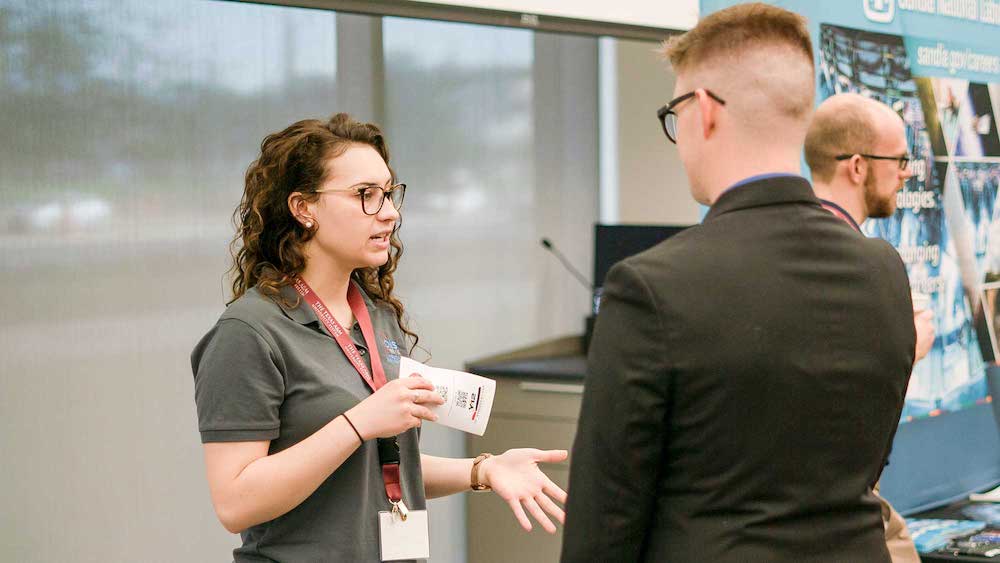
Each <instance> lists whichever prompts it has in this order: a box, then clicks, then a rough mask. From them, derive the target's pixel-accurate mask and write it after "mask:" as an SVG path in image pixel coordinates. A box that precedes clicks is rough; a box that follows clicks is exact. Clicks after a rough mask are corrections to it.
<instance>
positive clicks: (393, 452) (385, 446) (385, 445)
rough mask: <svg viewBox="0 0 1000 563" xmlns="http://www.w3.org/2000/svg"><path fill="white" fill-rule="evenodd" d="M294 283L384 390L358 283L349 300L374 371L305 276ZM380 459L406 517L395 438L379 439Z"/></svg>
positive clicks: (368, 379) (364, 374)
mask: <svg viewBox="0 0 1000 563" xmlns="http://www.w3.org/2000/svg"><path fill="white" fill-rule="evenodd" d="M293 286H294V287H295V291H297V292H298V294H299V295H301V296H302V298H303V299H305V301H306V303H308V304H309V306H310V307H312V308H313V311H316V316H317V317H318V318H319V321H320V322H321V323H323V326H325V327H326V330H328V331H329V332H330V335H331V336H333V339H334V340H336V341H337V344H338V345H340V349H341V350H343V351H344V355H345V356H347V359H348V360H349V361H350V362H351V365H353V366H354V369H356V370H358V374H359V375H361V379H364V380H365V383H367V384H368V386H369V387H371V390H372V392H375V391H378V390H379V389H381V388H382V386H383V385H385V383H386V378H385V369H384V368H383V367H382V359H381V357H379V353H378V342H377V341H376V340H375V329H374V328H372V318H371V315H369V314H368V307H367V306H365V300H364V297H362V296H361V291H360V290H359V289H358V288H357V286H356V285H354V283H353V282H351V283H349V284H348V288H347V303H348V305H350V306H351V312H352V313H354V318H356V319H357V320H358V324H359V325H361V335H362V336H364V339H365V344H366V345H367V346H368V352H369V355H370V357H371V362H372V369H371V370H370V371H369V369H368V366H367V365H365V361H364V359H362V357H361V353H360V352H359V351H358V347H357V346H355V345H354V341H353V340H351V337H350V336H349V335H348V334H347V331H346V330H344V327H342V326H340V323H338V322H337V319H335V318H333V315H332V314H331V313H330V310H329V309H327V308H326V305H324V304H323V301H322V300H320V298H319V296H318V295H316V293H315V292H314V291H313V290H312V288H311V287H309V284H307V283H306V282H305V280H303V279H302V278H296V279H295V283H294V284H293ZM378 458H379V463H380V464H381V465H382V481H383V482H384V483H385V494H386V496H387V497H389V502H390V503H392V510H393V512H398V513H399V515H400V517H401V518H402V519H403V520H406V515H407V513H408V512H409V511H408V510H407V508H406V505H405V504H403V489H402V487H401V486H400V484H399V481H400V479H399V445H398V444H397V443H396V438H395V437H392V438H379V440H378Z"/></svg>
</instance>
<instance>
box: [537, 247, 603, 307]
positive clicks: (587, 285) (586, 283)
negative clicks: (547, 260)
mask: <svg viewBox="0 0 1000 563" xmlns="http://www.w3.org/2000/svg"><path fill="white" fill-rule="evenodd" d="M541 242H542V246H544V247H545V250H548V251H549V252H551V253H552V254H553V255H555V257H556V258H558V259H559V261H560V262H562V265H563V267H564V268H566V270H567V271H568V272H569V273H571V274H573V277H574V278H576V280H577V281H578V282H580V285H582V286H583V287H584V288H586V289H587V291H588V292H590V293H591V294H593V292H594V286H593V285H591V283H590V282H589V281H587V278H586V277H584V275H583V274H581V273H580V271H579V270H577V269H576V268H574V267H573V265H572V264H570V263H569V260H567V259H566V257H565V256H564V255H563V253H562V252H559V249H558V248H556V245H554V244H552V241H550V240H549V239H547V238H543V239H542V241H541Z"/></svg>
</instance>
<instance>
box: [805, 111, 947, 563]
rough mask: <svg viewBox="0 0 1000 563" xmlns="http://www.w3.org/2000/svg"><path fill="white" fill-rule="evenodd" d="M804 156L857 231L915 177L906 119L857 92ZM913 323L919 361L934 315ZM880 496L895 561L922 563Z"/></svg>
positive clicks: (823, 116) (812, 134)
mask: <svg viewBox="0 0 1000 563" xmlns="http://www.w3.org/2000/svg"><path fill="white" fill-rule="evenodd" d="M805 155H806V163H807V164H809V168H810V169H811V170H812V177H813V189H814V190H815V191H816V195H817V196H819V198H820V201H821V203H822V205H823V207H825V208H826V209H827V211H829V212H830V213H832V214H834V215H835V216H837V217H839V218H840V219H842V220H843V221H844V222H845V223H846V224H848V225H850V227H851V228H852V229H854V230H855V231H857V232H858V233H860V232H861V228H860V227H859V225H860V224H861V223H864V222H865V220H867V219H868V218H869V217H889V216H891V215H892V214H893V213H895V212H896V193H897V192H898V191H899V190H901V189H902V188H903V184H904V182H905V181H906V179H907V178H909V177H910V176H912V175H913V173H912V172H911V171H910V167H909V158H910V155H909V150H908V147H907V143H906V128H905V125H904V124H903V120H902V119H901V118H900V117H899V115H897V114H896V112H894V111H893V110H892V108H890V107H889V106H887V105H885V104H883V103H881V102H878V101H876V100H872V99H870V98H866V97H864V96H861V95H858V94H838V95H836V96H832V97H830V98H828V99H827V100H826V101H824V102H823V103H822V104H820V106H819V108H817V110H816V115H815V116H814V117H813V122H812V124H811V125H810V126H809V131H808V133H807V134H806V144H805ZM913 322H914V326H915V329H916V351H915V361H918V362H919V361H920V360H921V359H922V358H923V357H924V356H926V355H927V353H928V352H929V351H930V349H931V346H933V344H934V324H933V313H932V312H931V311H927V310H919V311H914V315H913ZM876 494H877V486H876ZM877 498H878V499H879V501H880V502H881V504H882V521H883V526H884V527H885V538H886V545H887V546H888V548H889V554H890V555H891V557H892V561H893V563H919V562H920V556H919V555H917V550H916V547H915V546H914V545H913V538H912V537H910V534H909V531H908V530H907V529H906V522H905V521H904V520H903V517H902V516H900V515H899V513H898V512H896V511H895V509H893V508H892V506H891V505H890V504H889V502H888V501H886V500H885V499H883V498H882V497H881V496H878V497H877Z"/></svg>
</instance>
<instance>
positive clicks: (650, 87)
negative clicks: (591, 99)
mask: <svg viewBox="0 0 1000 563" xmlns="http://www.w3.org/2000/svg"><path fill="white" fill-rule="evenodd" d="M657 46H658V45H657V44H656V43H651V42H645V41H624V40H619V41H617V45H616V50H617V53H616V57H615V62H616V66H617V77H618V91H617V98H618V100H617V108H618V112H617V120H618V128H617V132H618V139H617V146H618V150H617V155H618V222H620V223H633V224H635V223H640V224H650V223H653V224H671V225H690V224H693V223H697V222H699V221H700V219H701V213H700V208H699V206H698V204H697V203H695V201H694V200H693V199H692V198H691V195H690V192H689V191H688V181H687V176H686V175H685V173H684V169H683V167H682V166H681V162H680V158H678V156H677V148H676V147H675V146H674V145H673V143H671V142H670V140H669V139H667V137H666V136H665V135H664V134H663V129H662V127H661V126H660V122H659V121H658V120H657V118H656V110H657V109H658V108H659V107H660V106H662V105H663V104H665V103H667V102H668V101H670V99H671V98H673V97H674V95H673V91H674V74H673V71H671V70H670V69H669V67H668V65H667V63H666V62H665V61H662V60H661V59H660V56H659V55H658V54H657V53H655V52H654V49H656V48H657Z"/></svg>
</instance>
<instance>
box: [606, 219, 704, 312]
mask: <svg viewBox="0 0 1000 563" xmlns="http://www.w3.org/2000/svg"><path fill="white" fill-rule="evenodd" d="M686 228H687V227H686V226H680V225H601V224H595V225H594V304H593V312H594V314H596V313H597V310H598V309H599V308H600V299H601V290H602V288H603V287H604V278H605V277H607V275H608V271H610V270H611V267H612V266H614V265H615V264H617V263H618V262H621V261H622V260H624V259H626V258H628V257H629V256H632V255H634V254H638V253H640V252H642V251H643V250H646V249H648V248H652V247H654V246H656V245H657V244H659V243H661V242H663V241H665V240H667V239H668V238H670V237H672V236H674V235H676V234H677V233H679V232H681V231H683V230H684V229H686Z"/></svg>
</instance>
